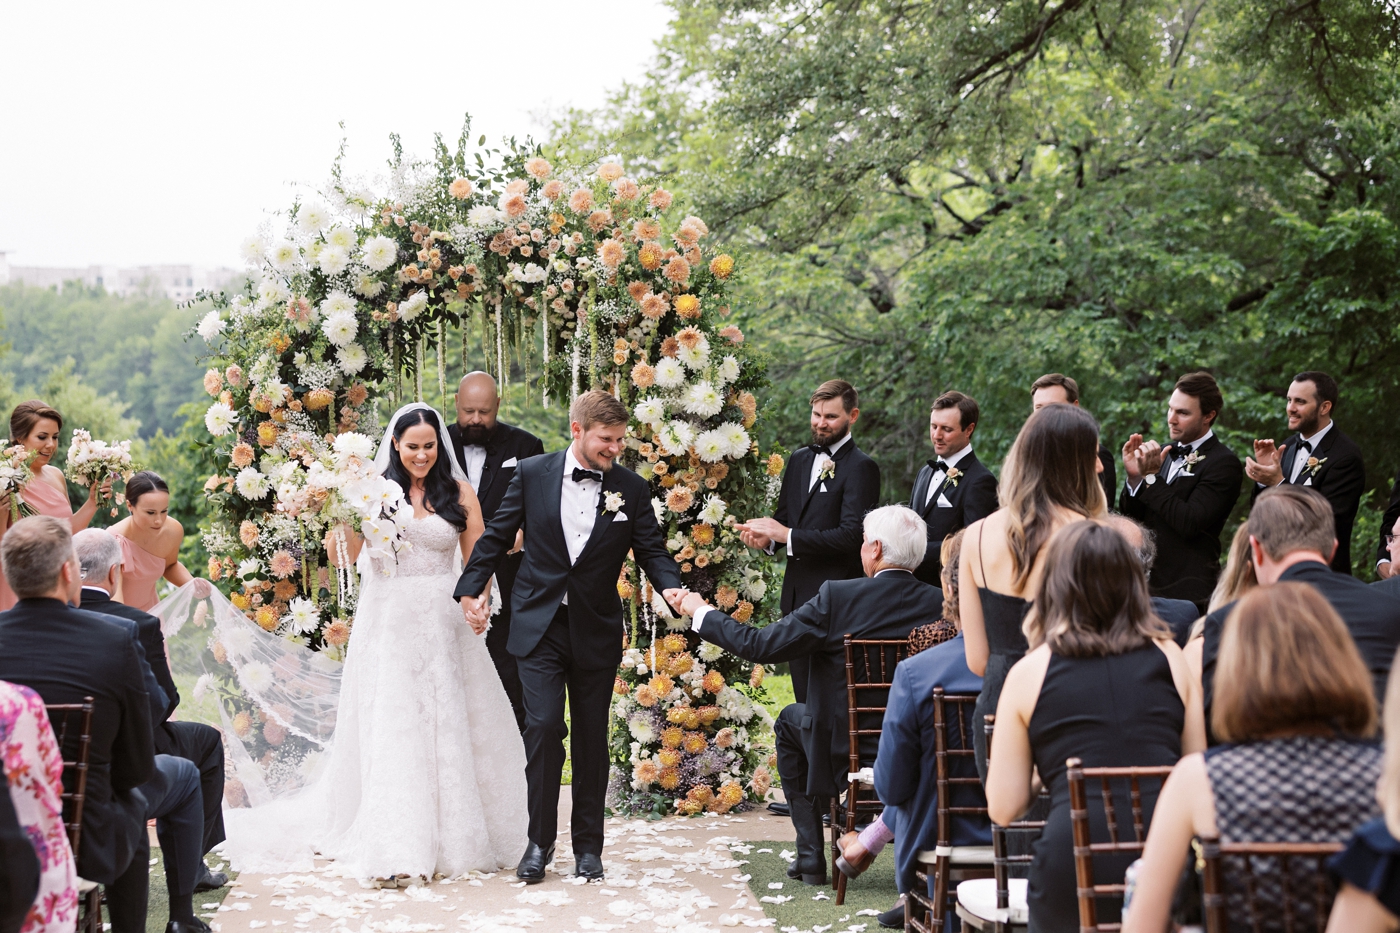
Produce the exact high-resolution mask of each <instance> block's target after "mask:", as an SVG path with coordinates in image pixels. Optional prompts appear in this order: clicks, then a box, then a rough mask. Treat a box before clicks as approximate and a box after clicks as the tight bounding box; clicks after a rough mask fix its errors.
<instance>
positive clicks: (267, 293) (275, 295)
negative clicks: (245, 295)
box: [258, 279, 292, 308]
mask: <svg viewBox="0 0 1400 933" xmlns="http://www.w3.org/2000/svg"><path fill="white" fill-rule="evenodd" d="M291 294H292V293H291V292H289V291H287V286H285V285H283V284H282V283H281V282H279V281H277V280H276V279H263V280H262V281H261V282H259V283H258V304H260V305H262V306H263V307H264V308H270V307H272V306H273V305H280V304H282V303H283V302H284V301H286V300H287V299H288V298H290V297H291Z"/></svg>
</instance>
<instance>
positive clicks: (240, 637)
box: [219, 620, 253, 658]
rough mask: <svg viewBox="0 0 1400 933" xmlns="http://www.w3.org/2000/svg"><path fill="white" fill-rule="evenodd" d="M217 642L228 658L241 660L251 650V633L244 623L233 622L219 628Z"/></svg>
mask: <svg viewBox="0 0 1400 933" xmlns="http://www.w3.org/2000/svg"><path fill="white" fill-rule="evenodd" d="M219 641H220V642H222V643H223V646H224V647H225V648H227V649H228V653H229V655H230V656H232V657H235V658H241V657H243V656H244V655H246V654H247V653H248V652H249V651H250V650H252V647H253V633H252V632H251V631H250V630H249V629H248V626H247V624H246V623H245V622H244V621H239V620H235V621H231V622H229V623H228V624H227V625H221V626H219Z"/></svg>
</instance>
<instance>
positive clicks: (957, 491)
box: [909, 451, 997, 587]
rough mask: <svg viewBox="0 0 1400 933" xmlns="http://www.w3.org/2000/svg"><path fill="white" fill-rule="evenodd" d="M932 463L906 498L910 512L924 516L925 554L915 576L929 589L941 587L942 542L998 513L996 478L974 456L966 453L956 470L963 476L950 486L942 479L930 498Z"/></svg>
mask: <svg viewBox="0 0 1400 933" xmlns="http://www.w3.org/2000/svg"><path fill="white" fill-rule="evenodd" d="M934 462H935V461H933V460H930V461H929V462H928V463H926V464H924V466H923V467H922V468H921V469H920V470H919V476H918V478H917V479H915V480H914V492H913V494H912V495H911V496H910V497H909V508H911V509H913V510H914V511H915V512H918V513H919V514H920V515H921V516H923V519H924V522H925V523H927V525H928V550H927V551H925V552H924V562H923V563H922V564H920V565H919V569H918V570H917V571H915V573H914V576H916V577H918V578H919V579H920V580H922V581H923V582H924V583H927V584H929V585H930V586H937V587H942V585H943V581H942V578H941V575H942V573H943V562H942V560H940V559H939V551H940V550H941V549H942V547H943V539H944V538H946V537H948V536H949V535H951V534H955V533H956V532H957V531H958V529H960V528H966V527H967V526H968V525H971V524H972V523H973V522H975V521H980V520H981V519H984V518H986V517H987V516H988V515H991V514H992V513H993V512H995V511H996V510H997V478H996V477H995V476H993V475H992V471H991V470H989V469H987V468H986V467H985V466H983V465H982V462H981V461H980V460H978V459H977V455H976V454H975V453H972V452H971V451H968V454H967V456H965V457H963V458H962V459H961V460H959V461H958V462H957V465H956V467H955V469H957V470H958V472H959V473H961V474H962V475H961V476H959V477H958V478H957V482H956V483H949V482H948V480H947V479H946V478H945V479H944V480H943V482H942V483H940V484H939V487H938V488H937V489H935V490H934V492H933V497H932V498H930V497H929V494H928V487H929V482H930V481H931V480H932V479H933V474H934V472H935V471H934ZM944 502H947V505H944V504H943V503H944Z"/></svg>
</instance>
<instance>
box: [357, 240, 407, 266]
mask: <svg viewBox="0 0 1400 933" xmlns="http://www.w3.org/2000/svg"><path fill="white" fill-rule="evenodd" d="M398 258H399V244H397V243H395V242H394V241H393V240H391V239H390V238H389V237H386V236H376V237H370V238H369V239H368V240H366V241H365V253H364V263H365V265H366V266H368V267H369V269H370V270H371V271H373V272H383V271H384V270H385V269H387V268H389V267H390V266H392V265H393V264H394V261H395V260H396V259H398Z"/></svg>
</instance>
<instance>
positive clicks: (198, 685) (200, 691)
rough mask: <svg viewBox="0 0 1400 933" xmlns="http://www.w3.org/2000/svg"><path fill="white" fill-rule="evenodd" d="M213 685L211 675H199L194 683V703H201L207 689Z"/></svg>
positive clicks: (212, 676)
mask: <svg viewBox="0 0 1400 933" xmlns="http://www.w3.org/2000/svg"><path fill="white" fill-rule="evenodd" d="M213 683H214V675H213V674H200V675H199V679H198V680H196V681H195V682H194V701H195V702H196V703H200V702H203V700H204V695H205V694H206V693H208V692H209V687H210V685H211V684H213Z"/></svg>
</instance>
